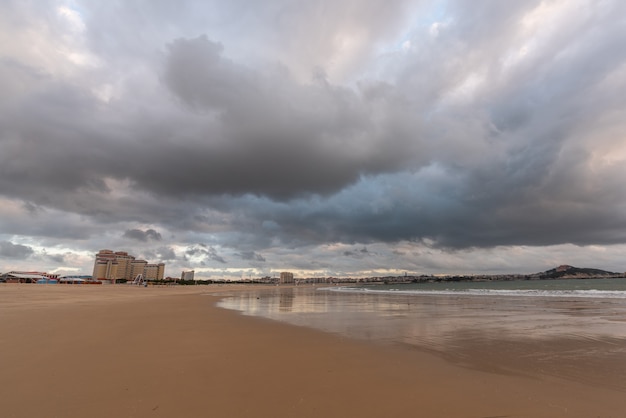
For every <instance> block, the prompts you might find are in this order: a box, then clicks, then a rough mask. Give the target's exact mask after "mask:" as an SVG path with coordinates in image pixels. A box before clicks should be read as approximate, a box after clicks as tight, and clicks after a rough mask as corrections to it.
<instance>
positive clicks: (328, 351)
mask: <svg viewBox="0 0 626 418" xmlns="http://www.w3.org/2000/svg"><path fill="white" fill-rule="evenodd" d="M255 289H256V288H255ZM248 291H249V289H246V287H245V286H172V287H156V286H155V287H148V288H143V287H132V286H122V285H114V286H61V285H42V286H38V285H9V284H4V285H0V347H1V354H0V370H1V371H2V372H1V373H0V409H1V411H0V412H1V414H0V415H1V416H2V417H16V418H17V417H29V418H30V417H64V418H72V417H138V418H141V417H207V416H212V417H347V416H358V417H406V416H420V417H480V418H487V417H492V418H493V417H622V416H626V393H625V391H624V390H622V389H621V388H620V387H619V385H618V386H617V387H616V385H602V384H598V382H596V381H595V380H592V381H584V380H581V379H568V378H567V373H565V372H564V373H547V374H546V373H542V372H541V370H538V369H537V370H536V369H534V368H528V369H527V370H526V372H525V373H516V372H515V370H519V369H520V368H522V369H523V366H524V364H523V362H524V359H523V358H518V359H517V361H518V362H521V363H522V364H517V365H512V367H510V368H507V369H506V370H493V369H492V368H491V367H490V365H489V362H488V361H484V362H472V363H471V364H470V365H464V364H461V363H460V362H458V361H452V360H450V359H447V358H446V357H445V356H441V355H437V353H434V352H428V351H425V350H418V349H415V348H414V346H411V345H405V346H403V345H392V344H380V343H377V342H373V341H366V340H363V339H359V338H352V337H349V336H346V335H343V334H341V333H330V332H324V331H321V330H316V329H312V328H309V327H303V326H296V325H293V324H288V323H283V322H278V321H273V320H270V319H266V318H262V317H253V316H245V315H241V314H240V313H238V312H236V311H234V310H227V309H222V308H219V307H217V306H216V304H217V303H218V301H219V300H220V298H221V297H223V296H224V295H233V294H237V293H240V292H248ZM442 309H443V308H442ZM483 338H484V336H483ZM489 338H491V339H492V342H493V344H480V345H478V346H477V347H478V348H472V345H471V344H470V343H469V342H468V344H467V346H465V347H461V348H462V349H463V350H464V355H466V356H470V357H471V356H472V354H475V356H476V358H480V359H489V357H490V355H493V356H496V355H497V354H498V350H501V349H503V347H502V346H501V345H499V344H498V343H499V340H498V337H497V336H490V337H489ZM470 342H471V341H470ZM580 342H581V343H584V344H588V343H589V342H588V341H582V339H581V341H580ZM575 343H576V338H575V336H573V337H571V340H568V341H565V340H564V341H563V344H564V345H567V346H568V347H569V346H571V345H572V344H575ZM486 347H487V348H486ZM488 347H491V350H493V351H492V352H488V350H489V348H488ZM591 348H593V346H591ZM472 349H475V350H476V352H475V353H472ZM479 351H480V352H479ZM486 351H487V352H486ZM501 361H503V360H501ZM481 364H483V366H481ZM551 364H552V367H556V368H558V367H559V364H560V363H559V359H558V358H555V359H553V361H552V363H551ZM564 364H567V363H564Z"/></svg>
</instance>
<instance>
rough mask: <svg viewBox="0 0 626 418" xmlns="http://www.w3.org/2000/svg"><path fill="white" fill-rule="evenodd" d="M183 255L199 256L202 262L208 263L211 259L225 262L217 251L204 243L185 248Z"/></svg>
mask: <svg viewBox="0 0 626 418" xmlns="http://www.w3.org/2000/svg"><path fill="white" fill-rule="evenodd" d="M185 255H186V256H187V257H188V258H189V257H194V258H200V259H201V260H202V261H201V262H202V264H206V263H209V262H211V261H217V262H218V263H222V264H227V261H226V260H225V259H224V257H222V256H221V255H220V254H219V253H218V251H217V250H216V249H215V248H214V247H211V246H208V245H206V244H197V245H193V246H190V247H188V248H187V250H185Z"/></svg>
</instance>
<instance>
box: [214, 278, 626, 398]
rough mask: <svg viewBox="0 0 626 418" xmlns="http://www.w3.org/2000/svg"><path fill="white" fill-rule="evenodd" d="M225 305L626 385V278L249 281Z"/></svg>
mask: <svg viewBox="0 0 626 418" xmlns="http://www.w3.org/2000/svg"><path fill="white" fill-rule="evenodd" d="M219 306H221V307H223V308H227V309H234V310H238V311H240V312H241V313H242V314H244V315H253V316H261V317H265V318H269V319H272V320H276V321H282V322H286V323H289V324H293V325H298V326H305V327H310V328H315V329H318V330H321V331H324V332H329V333H334V334H338V335H341V336H344V337H349V338H356V339H361V340H367V341H371V342H374V343H377V344H391V345H396V346H402V347H406V348H409V349H416V350H423V351H428V352H431V353H434V354H437V355H440V356H443V357H445V358H447V359H449V360H450V361H454V362H457V363H459V364H464V365H467V366H468V367H478V368H481V369H489V370H501V371H502V370H506V371H507V372H510V371H515V372H520V373H523V372H524V371H525V370H526V371H528V370H536V371H541V373H546V374H552V375H556V376H559V377H564V378H569V379H574V380H578V381H584V382H587V383H592V384H597V385H608V386H611V387H613V388H618V389H620V390H625V391H626V279H593V280H578V279H576V280H545V281H544V280H542V281H507V282H504V281H502V282H453V283H452V282H446V283H419V284H406V285H376V286H358V287H356V286H355V287H342V286H325V287H312V286H297V287H295V288H281V287H276V288H274V289H258V290H255V289H253V288H252V289H251V290H250V291H249V292H242V293H233V294H232V295H230V297H227V298H225V299H223V300H221V301H220V302H219Z"/></svg>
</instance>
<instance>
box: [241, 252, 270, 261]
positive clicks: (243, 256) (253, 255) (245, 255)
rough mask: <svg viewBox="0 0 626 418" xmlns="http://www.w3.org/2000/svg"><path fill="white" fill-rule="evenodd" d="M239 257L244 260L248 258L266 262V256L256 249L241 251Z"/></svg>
mask: <svg viewBox="0 0 626 418" xmlns="http://www.w3.org/2000/svg"><path fill="white" fill-rule="evenodd" d="M239 257H241V259H242V260H248V261H260V262H265V261H266V260H265V257H263V256H262V255H261V254H258V253H255V252H254V251H244V252H241V253H239Z"/></svg>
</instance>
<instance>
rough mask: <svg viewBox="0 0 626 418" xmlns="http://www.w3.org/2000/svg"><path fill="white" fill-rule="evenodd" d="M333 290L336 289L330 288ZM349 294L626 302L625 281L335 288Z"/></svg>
mask: <svg viewBox="0 0 626 418" xmlns="http://www.w3.org/2000/svg"><path fill="white" fill-rule="evenodd" d="M327 289H328V290H331V289H333V288H327ZM333 290H337V291H346V292H378V293H391V292H400V293H404V294H416V295H417V294H421V295H437V294H439V295H468V296H469V295H475V296H490V295H491V296H500V297H507V296H508V297H515V296H531V297H555V298H574V297H575V298H595V299H598V298H600V299H601V298H617V299H626V279H561V280H510V281H485V282H427V283H408V284H400V285H398V284H390V285H370V286H359V287H345V288H334V289H333Z"/></svg>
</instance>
